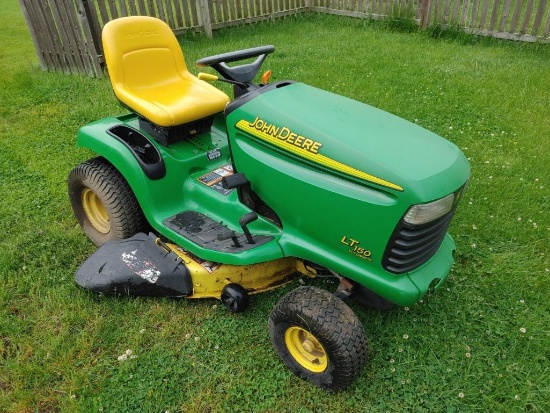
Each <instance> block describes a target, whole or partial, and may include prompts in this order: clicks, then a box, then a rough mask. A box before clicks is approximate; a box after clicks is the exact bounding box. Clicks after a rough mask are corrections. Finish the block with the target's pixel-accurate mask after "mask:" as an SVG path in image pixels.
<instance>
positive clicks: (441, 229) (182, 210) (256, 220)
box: [68, 16, 470, 390]
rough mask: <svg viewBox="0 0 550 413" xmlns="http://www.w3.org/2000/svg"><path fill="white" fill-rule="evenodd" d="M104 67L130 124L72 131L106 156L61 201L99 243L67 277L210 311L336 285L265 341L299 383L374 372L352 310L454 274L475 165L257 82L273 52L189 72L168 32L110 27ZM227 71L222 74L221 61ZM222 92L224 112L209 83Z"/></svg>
mask: <svg viewBox="0 0 550 413" xmlns="http://www.w3.org/2000/svg"><path fill="white" fill-rule="evenodd" d="M102 39H103V46H104V55H105V60H106V64H107V69H108V72H109V77H110V80H111V83H112V87H113V89H114V92H115V95H116V96H117V98H118V99H119V100H120V102H121V103H122V104H123V105H124V106H126V107H127V108H128V109H129V110H130V113H129V114H125V115H122V116H118V117H109V118H105V119H101V120H98V121H95V122H93V123H91V124H88V125H85V126H83V127H82V128H80V130H79V132H78V136H77V145H78V146H80V147H84V148H88V149H90V150H92V151H93V152H95V153H97V154H98V157H96V158H93V159H90V160H88V161H86V162H83V163H81V164H80V165H78V166H76V167H75V168H74V169H73V171H72V172H71V173H70V176H69V179H68V187H69V198H70V201H71V204H72V207H73V210H74V213H75V215H76V218H77V219H78V222H79V223H80V225H81V227H82V229H83V231H84V233H85V234H86V235H87V236H88V237H89V238H90V240H91V241H92V242H94V243H95V244H96V245H97V246H98V247H99V248H98V249H97V251H96V252H95V253H94V254H93V255H92V256H90V257H89V258H88V259H87V260H86V261H85V262H84V263H83V264H82V266H81V267H80V268H79V269H78V271H77V273H76V275H75V279H76V282H77V283H78V284H79V285H80V286H82V287H84V288H87V289H90V290H92V291H96V292H99V293H102V294H114V295H145V296H169V297H185V298H190V299H191V298H205V297H206V298H216V299H219V300H221V302H222V303H223V304H224V305H225V306H226V307H227V308H228V309H229V310H230V311H231V312H241V311H243V310H245V309H246V308H247V305H248V303H249V295H251V294H256V293H260V292H263V291H269V290H271V289H274V288H277V287H280V286H283V285H285V284H287V283H289V282H290V281H291V280H293V279H294V278H295V277H296V275H297V274H301V275H303V276H306V277H317V276H328V277H334V278H335V279H336V280H338V284H337V285H338V287H337V288H336V290H335V291H333V292H329V291H327V290H325V289H322V288H319V287H313V286H302V287H299V288H297V289H294V290H291V291H290V292H289V293H288V294H287V295H285V296H284V297H283V298H282V299H281V300H280V301H279V302H278V304H277V305H276V306H275V307H274V309H273V310H272V312H271V314H270V317H269V323H268V328H269V334H270V337H271V341H272V343H273V346H274V348H275V350H276V351H277V353H278V355H279V356H280V358H281V359H282V360H283V362H284V363H285V364H286V365H287V366H288V367H289V368H290V369H291V370H292V371H293V372H294V373H296V374H297V375H298V376H300V377H302V378H305V379H307V380H309V381H310V382H312V383H313V384H315V385H317V386H320V387H323V388H326V389H331V390H339V389H343V388H346V387H347V386H349V385H350V384H351V383H352V382H353V380H354V379H355V378H356V377H357V376H358V375H359V373H360V372H361V369H362V367H363V365H364V363H365V361H366V356H367V341H366V337H365V331H364V329H363V326H362V325H361V322H360V321H359V319H358V318H357V316H356V315H355V314H354V313H353V311H352V310H351V309H350V307H349V306H348V305H347V304H346V303H345V302H344V300H345V299H347V298H348V297H351V296H353V297H356V298H358V299H359V300H360V301H362V302H365V303H366V304H368V305H371V306H373V307H377V308H389V307H392V306H396V305H397V306H410V305H412V304H414V303H415V302H417V301H418V300H420V299H421V298H422V297H423V296H424V295H425V294H426V293H427V292H428V291H432V290H436V289H437V288H438V287H439V286H440V285H441V284H442V283H443V282H444V280H445V278H446V277H447V275H448V273H449V271H450V268H451V265H452V263H453V252H454V250H455V243H454V241H453V239H452V237H451V236H450V235H449V234H448V233H447V229H448V227H449V224H450V222H451V219H452V217H453V214H454V212H455V209H456V207H457V204H458V201H459V200H460V198H461V196H462V193H463V192H464V190H465V187H466V184H467V182H468V179H469V174H470V168H469V164H468V161H467V160H466V158H465V157H464V155H463V153H462V152H461V151H460V150H459V149H458V148H457V147H456V146H455V145H454V144H452V143H450V142H448V141H446V140H445V139H443V138H441V137H439V136H437V135H435V134H433V133H431V132H429V131H427V130H425V129H423V128H421V127H420V126H418V125H415V124H412V123H409V122H407V121H405V120H403V119H400V118H398V117H396V116H394V115H391V114H389V113H387V112H384V111H382V110H379V109H376V108H374V107H371V106H368V105H366V104H364V103H360V102H357V101H354V100H351V99H348V98H345V97H342V96H339V95H336V94H333V93H329V92H326V91H323V90H320V89H317V88H315V87H312V86H308V85H306V84H304V83H300V82H296V81H290V80H289V81H276V82H273V83H269V75H270V72H269V71H268V72H266V73H265V74H264V75H263V76H262V80H261V82H260V83H254V79H255V78H256V76H257V74H258V73H259V70H260V67H261V65H262V63H263V62H264V60H265V59H266V57H267V56H268V55H269V54H270V53H272V52H273V51H274V50H275V48H274V47H273V46H261V47H254V48H250V49H245V50H239V51H235V52H230V53H224V54H220V55H216V56H211V57H206V58H203V59H200V60H198V61H197V66H199V67H209V68H212V69H214V70H215V71H216V72H217V73H219V75H220V76H215V75H212V74H206V73H200V74H199V75H198V77H195V76H194V75H192V74H191V73H190V72H189V71H188V69H187V66H186V64H185V60H184V57H183V53H182V50H181V47H180V45H179V43H178V41H177V39H176V37H175V36H174V34H173V32H172V31H171V29H170V28H169V26H168V25H166V24H165V23H164V22H163V21H161V20H158V19H156V18H152V17H144V16H137V17H124V18H120V19H115V20H112V21H110V22H109V23H107V24H106V25H105V27H104V29H103V34H102ZM230 64H231V65H230ZM213 81H222V82H227V83H230V84H232V88H233V94H234V96H233V99H230V98H229V97H228V96H227V95H226V94H225V93H224V92H222V91H221V90H219V89H218V88H216V87H214V86H213V85H211V84H210V83H209V82H213Z"/></svg>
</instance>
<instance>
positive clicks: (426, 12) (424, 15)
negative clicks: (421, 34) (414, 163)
mask: <svg viewBox="0 0 550 413" xmlns="http://www.w3.org/2000/svg"><path fill="white" fill-rule="evenodd" d="M418 8H419V9H420V27H422V28H423V29H425V28H427V27H428V26H429V24H430V11H431V8H432V0H420V1H419V2H418Z"/></svg>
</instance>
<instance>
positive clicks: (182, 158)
mask: <svg viewBox="0 0 550 413" xmlns="http://www.w3.org/2000/svg"><path fill="white" fill-rule="evenodd" d="M120 124H123V125H126V126H129V127H132V128H133V129H136V130H139V125H138V120H137V117H136V116H134V115H127V116H121V117H118V118H106V119H102V120H99V121H97V122H94V123H91V124H89V125H86V126H84V127H82V128H80V130H79V132H78V136H77V145H78V146H82V147H86V148H89V149H91V150H92V151H94V152H96V153H97V154H99V155H101V156H103V157H104V158H106V159H107V160H108V161H109V162H110V163H111V164H113V165H114V166H115V167H116V168H117V169H118V171H119V172H120V173H121V174H122V175H123V176H124V178H125V179H126V181H127V182H128V184H129V185H130V187H131V188H132V190H133V192H134V194H135V195H136V198H137V200H138V202H139V204H140V205H141V208H142V210H143V212H144V214H145V217H146V218H147V220H148V222H149V223H150V224H151V226H152V227H153V228H154V229H155V231H157V232H158V233H160V234H162V235H164V236H165V237H167V238H168V239H170V240H171V241H172V242H174V243H176V244H178V245H180V246H182V247H183V248H185V249H187V250H189V251H192V252H193V253H194V254H196V255H197V256H200V257H201V258H203V259H205V260H209V261H214V262H221V263H224V264H232V265H248V264H255V263H258V262H264V261H270V260H274V259H277V258H281V257H283V254H282V251H281V249H280V247H279V245H278V243H277V242H276V241H274V242H270V243H267V244H265V245H262V246H259V247H257V248H254V249H253V250H249V251H245V252H242V253H239V254H227V253H221V252H217V251H212V250H208V249H205V248H202V247H200V246H199V245H197V244H195V243H193V242H191V241H189V240H188V239H186V238H184V237H182V236H181V235H180V234H178V233H177V232H175V231H172V230H171V229H170V228H167V227H166V226H165V225H164V224H163V221H164V220H165V219H166V218H168V217H171V216H173V215H175V214H177V213H179V212H182V211H187V210H192V211H200V212H203V213H205V214H207V215H208V216H209V217H210V218H212V219H214V220H216V221H219V222H224V223H225V224H226V225H227V226H228V227H229V228H230V229H232V230H235V231H241V230H240V227H239V225H238V221H239V219H240V218H241V216H243V215H244V214H246V213H247V212H250V209H249V208H247V207H246V206H245V205H243V204H241V203H240V202H239V200H238V197H237V192H236V191H232V192H231V193H230V194H229V195H227V196H225V195H222V194H221V193H218V192H216V191H215V190H213V189H212V188H210V187H208V186H206V185H204V184H202V183H201V182H199V181H198V178H199V177H201V176H203V175H205V174H207V173H208V172H210V171H213V170H215V169H217V168H220V167H222V166H224V165H228V164H231V160H230V156H229V149H228V147H227V137H226V134H225V132H224V131H223V130H224V128H225V127H224V124H223V117H222V116H221V115H219V116H218V118H217V119H216V120H215V122H214V125H213V127H212V129H211V131H210V132H208V133H204V134H201V135H200V136H197V137H196V138H194V139H193V140H192V141H182V142H178V143H175V144H172V145H170V146H169V147H165V146H162V145H160V144H158V143H157V142H155V141H154V140H153V139H152V138H151V141H152V142H153V143H154V144H155V146H156V147H157V148H158V149H159V151H160V154H161V156H162V158H163V159H164V163H165V165H166V176H165V177H164V178H162V179H158V180H151V179H149V178H147V177H146V176H145V174H144V173H143V171H142V170H141V168H140V166H139V164H138V162H137V160H136V159H135V158H134V156H133V155H132V153H131V152H130V151H129V150H128V148H127V147H126V146H125V145H124V144H123V143H121V142H120V141H118V140H117V139H116V138H114V137H113V136H112V135H110V134H109V133H108V132H107V130H108V129H110V128H112V127H113V126H116V125H120ZM141 133H142V134H144V135H147V134H146V133H145V132H143V131H141ZM212 149H219V150H220V151H221V157H219V158H217V159H215V160H213V161H209V160H208V158H207V155H206V154H207V152H208V151H209V150H212ZM249 228H250V229H251V231H252V232H253V233H261V234H265V235H273V236H279V235H280V229H279V228H277V227H276V226H274V225H273V224H271V223H270V222H269V221H267V220H265V219H264V218H262V217H260V218H259V219H258V220H257V221H255V222H253V223H252V224H250V226H249Z"/></svg>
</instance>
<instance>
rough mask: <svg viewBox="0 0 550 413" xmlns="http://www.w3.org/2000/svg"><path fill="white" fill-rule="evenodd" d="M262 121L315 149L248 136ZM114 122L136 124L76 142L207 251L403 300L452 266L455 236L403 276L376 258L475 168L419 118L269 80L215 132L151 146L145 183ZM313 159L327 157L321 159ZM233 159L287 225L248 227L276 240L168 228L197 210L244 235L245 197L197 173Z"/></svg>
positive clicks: (213, 257) (98, 126)
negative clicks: (406, 218)
mask: <svg viewBox="0 0 550 413" xmlns="http://www.w3.org/2000/svg"><path fill="white" fill-rule="evenodd" d="M266 90H267V89H266ZM258 119H260V120H261V121H262V122H263V124H264V125H273V127H274V128H280V129H279V130H282V128H283V127H284V128H286V129H287V130H288V131H289V133H290V132H292V133H295V134H296V136H300V137H301V138H302V139H301V140H300V139H298V141H299V142H302V143H303V142H305V139H306V138H307V139H310V141H311V142H309V143H307V146H308V147H309V148H310V149H313V152H315V153H314V155H315V156H312V157H311V159H310V158H307V157H304V156H302V155H301V152H300V151H298V152H296V151H294V152H293V151H292V148H291V149H290V150H288V147H283V146H280V145H278V144H273V143H270V142H268V141H266V140H265V139H260V138H258V136H255V135H254V134H253V133H249V132H248V131H247V130H248V129H253V126H252V125H254V122H256V121H257V120H258ZM239 122H241V123H240V124H239V125H240V126H237V124H238V123H239ZM117 124H126V125H128V126H130V127H133V128H135V129H139V126H138V122H137V119H136V117H135V116H133V115H128V116H124V117H119V118H108V119H104V120H101V121H98V122H95V123H93V124H90V125H87V126H85V127H83V128H81V130H80V131H79V135H78V144H79V145H80V146H84V147H87V148H89V149H91V150H93V151H95V152H96V153H98V154H100V155H101V156H104V157H105V158H106V159H107V160H109V161H110V162H111V163H112V164H113V165H114V166H115V167H116V168H117V169H118V170H119V171H120V172H121V173H122V175H123V176H124V177H125V178H126V180H127V181H128V183H129V184H130V186H131V188H132V189H133V191H134V193H135V194H136V197H137V199H138V201H139V203H140V205H141V207H142V209H143V211H144V213H145V216H146V218H147V219H148V221H149V223H150V224H151V225H152V226H153V228H154V229H155V230H156V231H158V232H159V233H160V234H162V235H164V236H165V237H167V238H168V239H170V240H171V241H172V242H174V243H176V244H178V245H180V246H182V247H183V248H185V249H187V250H189V251H191V252H192V253H194V254H196V255H197V256H200V257H201V258H203V259H206V260H210V261H215V262H221V263H227V264H233V265H249V264H255V263H259V262H265V261H269V260H274V259H278V258H281V257H297V258H300V259H304V260H306V261H311V262H314V263H316V264H319V265H322V266H324V267H326V268H329V269H330V270H332V271H335V272H337V273H339V274H342V275H343V276H345V277H347V278H349V279H352V280H354V281H356V282H359V283H360V284H362V285H365V286H366V287H367V288H369V289H370V290H372V291H374V292H375V293H377V294H379V295H381V296H382V297H384V298H386V299H388V300H390V301H392V302H394V303H396V304H398V305H411V304H412V303H414V302H416V301H417V300H418V299H419V298H420V297H421V296H422V295H424V294H425V292H426V291H427V290H428V287H429V285H430V284H431V283H432V282H433V280H435V279H440V280H444V279H445V278H446V276H447V274H448V272H449V270H450V267H451V265H452V262H453V258H452V253H453V251H454V242H453V241H452V238H451V237H450V236H449V235H447V236H446V237H445V239H444V241H443V243H442V244H441V247H440V248H439V250H438V251H437V253H436V254H435V255H434V256H433V257H432V258H431V259H430V260H428V261H427V262H425V263H424V264H423V265H421V266H420V267H418V268H416V269H415V270H413V271H410V272H408V273H406V274H401V275H396V274H393V273H390V272H388V271H386V270H385V269H384V268H383V267H382V264H381V261H382V256H383V254H384V250H385V248H386V245H387V244H388V240H389V239H390V237H391V235H392V233H393V231H394V229H395V227H396V225H397V223H398V222H399V221H400V220H401V218H402V217H403V215H404V214H405V212H406V211H407V210H408V209H409V207H410V206H411V205H414V204H422V203H427V202H430V201H433V200H436V199H439V198H441V197H444V196H446V195H448V194H450V193H452V192H454V191H456V190H458V189H459V188H460V187H461V186H463V185H464V184H465V182H466V181H467V179H468V176H469V165H468V162H467V160H466V159H465V158H464V155H463V154H462V152H461V151H460V150H459V149H458V148H457V147H456V146H455V145H453V144H452V143H450V142H447V141H446V140H444V139H442V138H441V137H439V136H437V135H434V134H433V133H431V132H428V131H426V130H424V129H422V128H420V127H418V126H417V125H414V124H411V123H409V122H407V121H404V120H402V119H400V118H398V117H395V116H393V115H391V114H388V113H386V112H383V111H381V110H378V109H375V108H373V107H370V106H368V105H364V104H362V103H359V102H356V101H353V100H350V99H347V98H344V97H342V96H338V95H335V94H332V93H328V92H324V91H322V90H319V89H315V88H313V87H309V86H306V85H304V84H301V83H293V84H289V85H287V86H284V87H280V88H276V87H273V88H271V89H269V90H267V91H265V93H255V94H254V97H253V98H251V97H250V96H246V95H245V96H243V97H242V98H240V99H236V100H235V101H234V102H233V103H231V104H230V106H229V110H228V114H227V117H226V119H225V124H224V118H223V116H222V115H221V114H220V115H217V117H216V118H215V121H214V126H213V127H212V130H211V131H210V132H207V133H203V134H201V135H200V136H198V137H196V138H194V139H193V140H192V141H184V142H179V143H176V144H173V145H170V146H169V147H163V146H161V145H160V144H158V143H156V142H155V143H154V144H155V145H156V146H157V147H158V149H159V151H160V152H161V156H162V158H163V159H164V162H165V164H166V176H165V177H163V178H162V179H158V180H150V179H148V178H147V177H146V176H145V175H144V174H143V172H142V171H141V169H140V167H139V165H138V163H137V161H136V160H135V158H134V157H133V155H132V154H131V153H130V151H129V150H128V148H126V147H125V146H124V145H123V144H122V143H120V142H118V141H117V140H116V139H115V138H113V137H112V136H110V135H109V134H108V133H107V132H106V130H107V129H108V128H110V127H111V126H114V125H117ZM245 124H247V125H248V129H247V128H243V125H245ZM245 126H246V125H245ZM256 126H258V124H256ZM226 128H227V129H226ZM226 130H227V133H226ZM266 130H267V129H266ZM273 131H274V130H271V132H273ZM272 134H273V135H274V136H276V134H275V133H274V132H273V133H272ZM227 136H229V141H228V139H227ZM312 142H315V143H316V144H314V143H312ZM315 145H316V146H315ZM211 149H219V150H220V151H221V155H222V156H221V157H220V158H218V159H215V160H213V161H209V160H208V158H207V156H206V153H207V152H208V151H209V150H211ZM303 152H304V151H302V153H303ZM313 152H312V153H313ZM317 155H321V156H317ZM318 158H319V159H321V158H322V159H323V160H324V161H323V162H325V163H326V164H325V163H323V162H321V163H319V162H316V159H318ZM227 164H232V165H233V166H234V168H235V169H236V171H237V172H242V173H244V174H245V176H246V177H247V179H248V180H249V181H250V183H251V187H252V190H253V191H254V192H255V193H256V194H257V195H258V196H259V197H260V198H261V199H262V200H263V201H264V202H265V203H266V204H267V205H268V206H269V207H270V208H271V209H272V210H273V211H274V212H275V213H276V214H277V216H278V217H279V218H280V221H281V223H282V226H281V227H279V226H277V225H276V224H274V223H273V222H272V221H271V220H269V219H265V218H264V217H262V216H260V218H259V219H258V220H257V221H255V222H253V223H251V224H250V225H249V229H250V231H251V232H252V233H253V234H257V235H271V236H273V237H274V238H273V240H272V241H270V242H268V243H266V244H264V245H262V246H259V247H256V248H253V249H250V250H248V251H246V252H241V253H237V254H234V253H224V252H217V251H212V250H208V249H205V248H202V247H200V246H199V245H197V244H194V243H193V242H191V241H190V240H188V239H186V238H184V237H182V236H181V235H179V234H177V233H176V232H174V231H172V230H171V229H169V228H167V227H166V226H165V225H164V224H163V221H164V220H165V219H166V218H168V217H170V216H173V215H175V214H177V213H179V212H182V211H186V210H194V211H199V212H202V213H203V214H205V215H207V216H209V217H210V218H212V219H214V220H215V221H218V222H223V223H224V224H225V225H226V226H227V227H229V228H230V229H233V230H236V231H238V232H241V230H240V228H239V224H238V221H239V219H240V218H241V217H242V216H243V215H244V214H246V213H248V212H250V209H249V208H248V207H247V206H245V205H244V204H242V203H241V202H240V201H239V199H238V197H237V191H235V190H234V191H232V192H231V193H230V194H229V195H227V196H226V195H223V194H220V193H219V192H216V191H214V190H213V189H212V188H210V187H208V186H206V185H204V184H203V183H201V182H199V181H198V178H199V177H201V176H203V175H204V174H206V173H208V172H210V171H213V170H215V169H216V168H220V167H222V166H224V165H227ZM334 165H336V166H334ZM349 170H352V171H359V172H360V173H357V174H355V175H354V174H353V173H351V174H350V173H348V172H349ZM354 173H355V172H354ZM364 176H369V177H370V176H372V177H375V178H376V179H379V180H381V181H376V179H375V181H376V182H378V183H375V182H372V181H370V180H368V179H363V178H364ZM380 182H382V184H380ZM386 183H389V185H387V184H386Z"/></svg>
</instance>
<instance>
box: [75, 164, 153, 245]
mask: <svg viewBox="0 0 550 413" xmlns="http://www.w3.org/2000/svg"><path fill="white" fill-rule="evenodd" d="M68 187H69V199H70V201H71V206H72V207H73V211H74V214H75V216H76V218H77V220H78V223H79V224H80V226H81V227H82V230H83V231H84V233H85V234H86V235H87V236H88V237H89V238H90V240H91V241H92V242H93V243H94V244H96V245H101V244H103V243H105V242H106V241H109V240H115V239H124V238H129V237H131V236H133V235H135V234H137V233H138V232H141V231H144V230H146V228H147V225H146V221H145V217H144V216H143V212H142V211H141V208H140V206H139V204H138V202H137V200H136V197H135V196H134V194H133V192H132V190H131V188H130V186H129V185H128V183H127V182H126V180H125V179H124V177H123V176H122V175H121V174H120V172H118V171H117V169H116V168H115V167H114V166H112V165H111V164H110V163H109V162H107V161H106V160H105V159H104V158H94V159H90V160H89V161H86V162H83V163H81V164H80V165H78V166H76V167H75V168H74V169H73V170H72V171H71V173H70V175H69V180H68Z"/></svg>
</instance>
